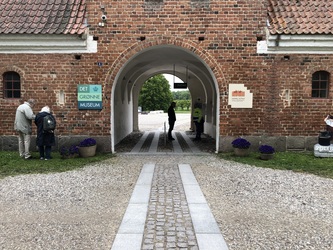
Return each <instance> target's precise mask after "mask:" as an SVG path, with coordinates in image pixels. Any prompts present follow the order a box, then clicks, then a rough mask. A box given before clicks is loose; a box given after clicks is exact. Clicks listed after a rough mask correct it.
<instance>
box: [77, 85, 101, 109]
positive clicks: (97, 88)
mask: <svg viewBox="0 0 333 250" xmlns="http://www.w3.org/2000/svg"><path fill="white" fill-rule="evenodd" d="M77 100H78V107H79V109H102V85H97V84H95V85H93V84H79V85H77Z"/></svg>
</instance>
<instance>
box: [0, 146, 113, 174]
mask: <svg viewBox="0 0 333 250" xmlns="http://www.w3.org/2000/svg"><path fill="white" fill-rule="evenodd" d="M32 156H33V157H34V159H32V160H24V159H22V158H21V157H19V154H18V152H16V151H0V178H4V177H6V176H14V175H20V174H42V173H52V172H65V171H69V170H73V169H77V168H82V167H84V166H85V165H87V164H89V163H93V162H98V161H102V160H105V159H108V158H111V157H113V155H112V154H96V156H94V157H89V158H80V157H78V158H72V159H62V158H61V155H60V153H59V152H52V157H53V158H52V159H51V160H49V161H45V160H39V157H38V156H39V153H38V152H33V153H32Z"/></svg>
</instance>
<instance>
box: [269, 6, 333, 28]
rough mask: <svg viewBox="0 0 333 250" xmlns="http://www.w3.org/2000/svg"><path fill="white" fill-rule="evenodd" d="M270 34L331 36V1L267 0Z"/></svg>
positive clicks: (332, 9) (332, 17)
mask: <svg viewBox="0 0 333 250" xmlns="http://www.w3.org/2000/svg"><path fill="white" fill-rule="evenodd" d="M267 1H268V6H267V7H268V22H269V25H268V28H269V31H270V33H271V34H332V33H333V2H332V1H331V0H267Z"/></svg>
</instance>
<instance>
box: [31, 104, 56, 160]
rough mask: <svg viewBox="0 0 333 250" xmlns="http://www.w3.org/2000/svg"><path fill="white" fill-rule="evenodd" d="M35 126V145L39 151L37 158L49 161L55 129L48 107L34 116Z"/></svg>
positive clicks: (54, 122)
mask: <svg viewBox="0 0 333 250" xmlns="http://www.w3.org/2000/svg"><path fill="white" fill-rule="evenodd" d="M35 124H36V126H37V141H36V144H37V146H38V150H39V157H40V159H41V160H44V159H45V160H50V159H51V149H52V146H54V145H55V136H54V130H55V128H56V120H55V118H54V116H53V115H52V113H51V110H50V108H49V106H45V107H43V108H42V110H41V111H40V112H39V113H38V114H37V115H36V118H35Z"/></svg>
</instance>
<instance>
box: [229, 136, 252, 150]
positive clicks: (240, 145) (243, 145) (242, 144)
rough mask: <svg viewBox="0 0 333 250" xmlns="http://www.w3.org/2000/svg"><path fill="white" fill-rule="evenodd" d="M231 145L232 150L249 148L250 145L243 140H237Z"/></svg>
mask: <svg viewBox="0 0 333 250" xmlns="http://www.w3.org/2000/svg"><path fill="white" fill-rule="evenodd" d="M231 144H232V146H233V147H234V148H249V147H250V146H251V143H250V142H249V141H248V140H246V139H244V138H237V139H235V140H233V141H232V143H231Z"/></svg>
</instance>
